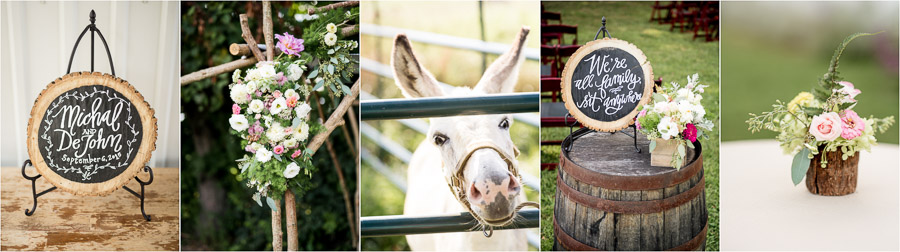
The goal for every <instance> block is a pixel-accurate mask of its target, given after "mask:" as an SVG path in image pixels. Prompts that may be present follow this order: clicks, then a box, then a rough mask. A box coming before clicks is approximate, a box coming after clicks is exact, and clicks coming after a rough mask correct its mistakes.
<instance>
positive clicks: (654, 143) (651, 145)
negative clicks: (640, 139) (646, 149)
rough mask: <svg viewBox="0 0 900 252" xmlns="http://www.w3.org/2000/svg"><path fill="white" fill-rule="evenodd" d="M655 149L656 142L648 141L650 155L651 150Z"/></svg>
mask: <svg viewBox="0 0 900 252" xmlns="http://www.w3.org/2000/svg"><path fill="white" fill-rule="evenodd" d="M655 149H656V140H650V153H653V150H655Z"/></svg>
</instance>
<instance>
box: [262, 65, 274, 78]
mask: <svg viewBox="0 0 900 252" xmlns="http://www.w3.org/2000/svg"><path fill="white" fill-rule="evenodd" d="M275 74H276V73H275V65H273V64H264V65H262V66H260V67H259V75H260V76H262V77H263V78H264V79H266V80H274V79H275Z"/></svg>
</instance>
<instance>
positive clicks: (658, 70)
mask: <svg viewBox="0 0 900 252" xmlns="http://www.w3.org/2000/svg"><path fill="white" fill-rule="evenodd" d="M543 4H544V7H545V10H547V11H553V12H560V13H562V20H563V21H564V23H565V24H569V25H578V43H580V44H584V43H585V42H588V41H590V40H592V39H593V38H594V34H595V33H596V32H597V29H599V28H600V18H601V16H606V19H607V28H608V29H609V31H610V33H611V34H612V35H613V37H614V38H617V39H621V40H625V41H628V42H631V43H632V44H634V45H635V46H637V47H638V48H640V49H641V50H642V51H643V52H644V54H645V55H647V58H648V60H649V61H650V63H651V65H652V66H653V74H654V77H662V79H663V81H665V82H670V81H675V82H678V83H681V84H684V83H685V82H686V81H687V80H686V77H687V76H688V75H691V74H694V73H699V74H700V82H701V83H702V84H705V85H709V88H707V89H706V93H704V94H703V106H704V107H706V109H707V113H706V117H707V118H708V119H710V120H712V121H713V122H715V123H716V127H715V129H716V130H715V131H713V132H710V136H711V137H710V139H706V140H701V143H702V144H703V150H704V153H703V159H704V160H703V169H704V172H705V173H706V204H707V209H708V211H709V231H708V233H707V240H706V250H708V251H717V250H719V132H718V129H719V123H718V122H719V46H718V43H716V42H711V43H710V42H702V41H701V39H699V38H698V39H697V41H693V40H692V36H693V34H691V33H679V32H670V31H669V26H667V25H659V24H657V23H656V22H653V23H651V22H648V19H649V17H650V10H651V6H652V4H653V3H652V2H545V3H543ZM571 40H572V38H571V37H569V38H566V39H564V41H571ZM568 133H569V130H568V129H566V128H544V129H541V139H542V140H559V139H563V138H565V137H566V136H567V135H568ZM558 159H559V146H546V147H541V160H543V162H544V163H548V162H557V161H556V160H558ZM555 193H556V171H542V172H541V249H542V250H544V251H548V250H552V246H553V237H554V236H553V219H552V216H553V208H554V205H553V203H554V200H553V199H554V197H555Z"/></svg>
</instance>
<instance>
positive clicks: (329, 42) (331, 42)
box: [325, 33, 337, 46]
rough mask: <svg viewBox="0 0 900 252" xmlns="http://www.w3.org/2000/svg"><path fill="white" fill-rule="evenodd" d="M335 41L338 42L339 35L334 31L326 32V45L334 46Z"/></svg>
mask: <svg viewBox="0 0 900 252" xmlns="http://www.w3.org/2000/svg"><path fill="white" fill-rule="evenodd" d="M335 42H337V35H334V33H328V34H325V45H328V46H333V45H334V43H335Z"/></svg>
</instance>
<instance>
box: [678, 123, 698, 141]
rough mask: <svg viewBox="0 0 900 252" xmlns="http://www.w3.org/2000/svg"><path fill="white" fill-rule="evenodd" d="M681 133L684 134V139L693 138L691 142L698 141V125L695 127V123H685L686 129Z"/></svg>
mask: <svg viewBox="0 0 900 252" xmlns="http://www.w3.org/2000/svg"><path fill="white" fill-rule="evenodd" d="M681 134H682V135H684V139H687V140H691V142H696V141H697V127H694V124H693V123H688V124H687V125H684V131H682V132H681Z"/></svg>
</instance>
